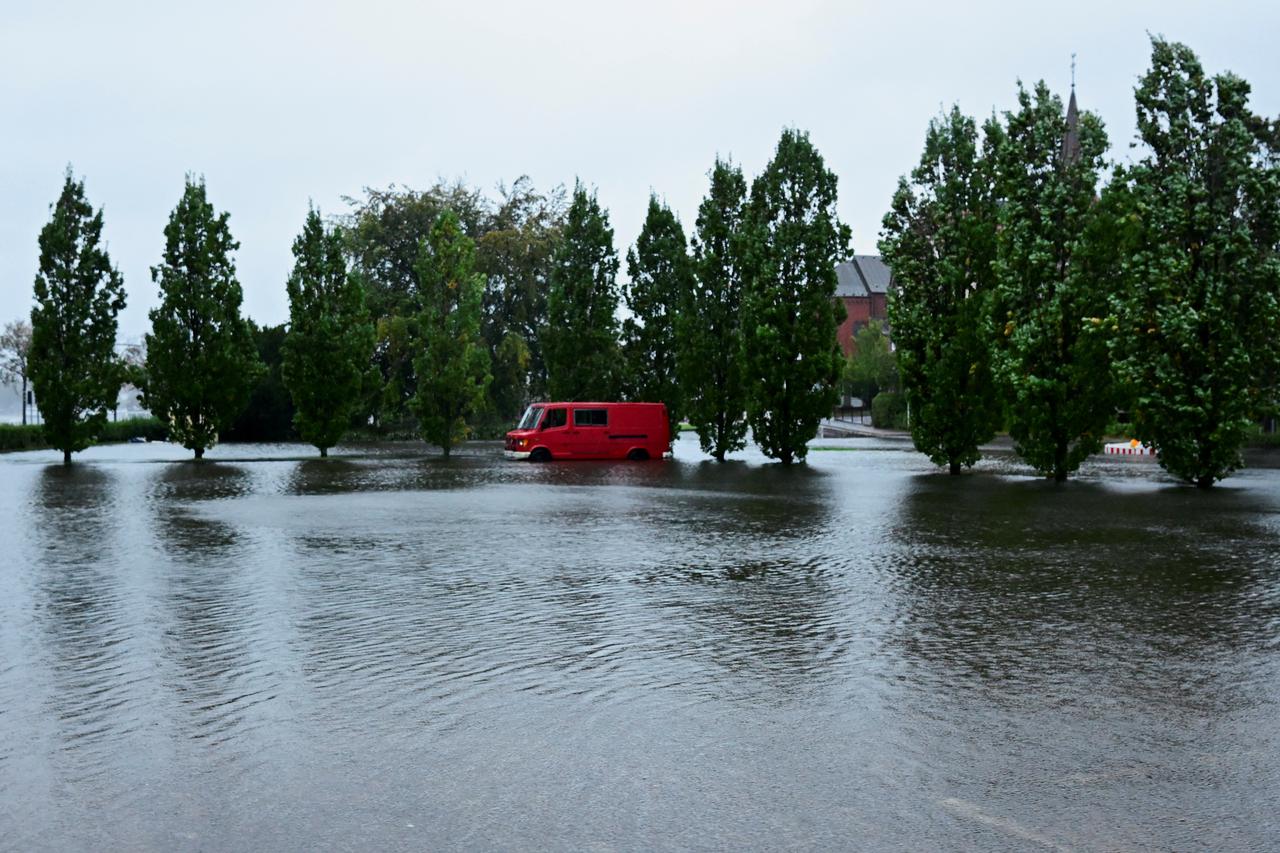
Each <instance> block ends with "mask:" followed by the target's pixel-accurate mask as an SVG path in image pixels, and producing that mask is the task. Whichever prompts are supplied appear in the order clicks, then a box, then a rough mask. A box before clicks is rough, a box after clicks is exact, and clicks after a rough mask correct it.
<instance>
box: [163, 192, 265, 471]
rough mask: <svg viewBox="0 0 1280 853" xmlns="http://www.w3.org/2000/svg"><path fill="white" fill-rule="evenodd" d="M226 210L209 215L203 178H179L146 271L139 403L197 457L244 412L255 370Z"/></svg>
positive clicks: (256, 360) (257, 363)
mask: <svg viewBox="0 0 1280 853" xmlns="http://www.w3.org/2000/svg"><path fill="white" fill-rule="evenodd" d="M229 218H230V216H229V214H227V213H221V214H218V213H215V212H214V209H213V205H212V204H210V203H209V200H208V198H207V195H206V193H205V185H204V180H203V179H201V180H195V179H194V178H192V177H188V178H187V182H186V188H185V189H184V190H183V193H182V199H181V200H180V201H179V202H178V206H177V207H176V208H174V210H173V213H172V214H171V215H170V216H169V224H168V225H166V226H165V229H164V237H165V247H164V257H163V260H162V261H161V263H160V264H159V265H158V266H154V267H152V268H151V279H152V281H154V282H155V283H156V284H157V285H159V287H160V305H159V307H157V308H154V309H152V311H151V313H150V316H151V333H150V334H148V335H147V337H146V347H147V367H146V387H145V388H143V389H142V392H143V393H142V403H143V405H144V406H146V407H147V408H148V409H150V410H151V413H152V414H154V415H155V416H156V417H158V418H160V419H161V420H162V421H164V422H165V423H167V424H168V427H169V437H170V440H172V441H177V442H181V444H182V446H183V447H186V448H187V449H189V450H192V451H194V453H195V458H196V459H201V458H203V456H204V452H205V450H206V449H208V448H210V447H212V446H213V445H214V444H215V443H217V440H218V434H219V432H221V431H223V430H225V429H227V428H228V427H229V426H230V425H231V423H232V422H233V421H234V420H235V418H236V416H237V415H239V414H240V412H241V411H242V410H243V409H244V407H245V404H246V403H247V402H248V400H249V394H250V392H251V391H252V390H253V387H254V385H255V383H256V382H257V380H258V376H259V374H260V373H261V372H262V364H261V362H260V360H259V358H258V353H257V351H256V349H255V347H254V343H253V335H252V333H251V332H250V330H249V324H248V323H246V322H245V321H244V319H243V318H242V317H241V316H240V303H241V301H242V299H243V294H242V292H241V290H240V282H239V281H238V280H237V279H236V268H235V263H234V262H233V261H232V259H231V253H232V252H234V251H235V250H236V249H237V248H239V246H240V244H239V243H237V242H236V241H235V239H234V238H232V236H231V229H230V228H229V227H228V225H227V220H228V219H229Z"/></svg>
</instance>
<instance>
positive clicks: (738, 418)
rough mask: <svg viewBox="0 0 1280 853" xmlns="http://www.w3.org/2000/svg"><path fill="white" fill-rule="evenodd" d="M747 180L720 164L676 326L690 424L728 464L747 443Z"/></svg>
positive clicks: (705, 446) (702, 210)
mask: <svg viewBox="0 0 1280 853" xmlns="http://www.w3.org/2000/svg"><path fill="white" fill-rule="evenodd" d="M746 199H747V181H746V179H745V178H744V177H743V176H742V169H740V168H738V167H737V166H735V165H733V163H732V162H730V161H727V160H721V159H719V158H716V163H715V166H714V167H713V168H712V170H711V187H710V189H709V190H708V192H707V195H706V198H704V199H703V200H702V203H701V204H700V205H699V206H698V219H697V222H696V223H695V230H694V236H693V240H692V250H693V269H694V289H693V292H692V293H691V294H690V295H689V299H688V300H687V302H686V303H685V305H684V306H683V308H682V311H681V314H680V317H679V318H678V322H677V324H676V332H677V348H678V353H677V357H676V365H677V368H678V370H679V375H680V385H681V390H682V393H683V394H684V398H685V411H686V414H687V416H688V419H689V423H690V424H692V425H693V427H694V429H696V430H697V431H698V441H699V443H700V444H701V445H702V450H703V452H705V453H710V454H711V455H712V456H714V457H715V458H716V459H718V460H719V461H721V462H723V461H724V457H725V454H726V453H732V452H733V451H735V450H741V449H742V448H743V447H744V446H745V445H746V441H745V438H746V434H747V419H746V408H747V401H746V389H745V388H744V387H743V382H742V289H743V277H744V259H743V236H744V231H745V226H744V216H745V213H746Z"/></svg>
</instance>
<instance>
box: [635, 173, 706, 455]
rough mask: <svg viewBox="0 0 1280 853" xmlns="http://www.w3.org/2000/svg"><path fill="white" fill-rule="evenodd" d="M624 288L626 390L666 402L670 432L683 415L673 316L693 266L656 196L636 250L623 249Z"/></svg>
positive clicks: (689, 286)
mask: <svg viewBox="0 0 1280 853" xmlns="http://www.w3.org/2000/svg"><path fill="white" fill-rule="evenodd" d="M627 275H628V276H630V278H631V282H630V283H629V284H628V285H627V287H626V289H625V291H624V294H623V295H624V298H625V300H626V305H627V309H628V310H629V311H630V312H631V315H630V316H629V317H627V319H626V320H624V321H623V323H622V354H623V358H624V360H625V363H626V371H627V382H626V385H627V393H628V395H629V396H630V397H631V398H632V399H635V400H641V401H648V402H655V403H666V404H667V417H668V418H669V420H670V427H671V435H672V436H674V435H675V434H676V431H677V429H678V427H679V424H680V418H681V416H682V415H683V414H684V402H683V394H682V393H681V392H682V389H681V386H680V381H679V377H678V376H677V373H676V360H677V356H678V352H677V349H676V318H677V317H678V316H679V314H680V309H681V306H682V305H684V304H686V303H687V302H688V299H689V296H690V294H691V293H692V291H693V269H692V265H691V264H690V261H689V253H688V244H687V242H686V241H685V236H684V229H683V228H682V227H680V220H679V219H677V218H676V215H675V214H674V213H672V212H671V209H670V208H669V207H667V206H666V205H665V204H661V203H660V202H659V201H658V199H657V197H656V196H653V195H650V196H649V210H648V213H647V214H646V215H645V220H644V226H643V227H642V228H641V229H640V236H639V238H637V240H636V245H635V248H633V249H631V250H630V251H629V252H627Z"/></svg>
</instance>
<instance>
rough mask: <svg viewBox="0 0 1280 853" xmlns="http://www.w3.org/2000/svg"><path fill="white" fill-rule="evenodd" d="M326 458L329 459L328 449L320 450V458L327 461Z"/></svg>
mask: <svg viewBox="0 0 1280 853" xmlns="http://www.w3.org/2000/svg"><path fill="white" fill-rule="evenodd" d="M328 457H329V448H327V447H322V448H320V458H321V459H327V458H328Z"/></svg>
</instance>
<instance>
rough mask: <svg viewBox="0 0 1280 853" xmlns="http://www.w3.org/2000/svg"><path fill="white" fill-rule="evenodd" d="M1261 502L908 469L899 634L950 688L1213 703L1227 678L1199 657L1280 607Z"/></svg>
mask: <svg viewBox="0 0 1280 853" xmlns="http://www.w3.org/2000/svg"><path fill="white" fill-rule="evenodd" d="M1188 498H1191V499H1188ZM1260 510H1261V512H1260ZM1266 511H1267V510H1266V508H1263V507H1260V506H1259V498H1258V497H1257V496H1251V495H1249V494H1248V493H1245V492H1231V491H1228V490H1223V491H1221V492H1219V493H1215V494H1211V495H1201V494H1192V493H1191V492H1190V490H1185V489H1169V490H1162V491H1153V492H1144V493H1134V492H1132V491H1116V490H1114V489H1111V488H1107V487H1104V486H1101V485H1098V484H1092V483H1085V482H1077V483H1072V484H1069V485H1068V486H1067V487H1065V488H1064V487H1061V486H1054V485H1053V484H1050V483H1047V482H1040V481H1023V482H1010V481H1008V480H1004V479H1000V478H986V477H968V478H963V479H960V480H954V479H951V478H945V477H936V476H920V477H917V478H915V479H914V480H913V482H912V483H911V485H910V488H909V489H908V490H907V492H906V494H905V496H904V498H903V500H902V502H901V504H900V510H899V518H898V526H897V529H896V531H895V537H896V538H897V539H898V540H899V541H900V542H901V548H900V550H899V551H898V553H897V554H896V557H895V559H894V560H893V564H894V565H893V566H892V567H891V572H892V573H893V574H894V575H895V576H896V577H895V580H896V583H895V585H894V587H895V589H896V591H897V592H898V593H899V595H900V607H901V609H902V613H903V618H902V627H901V631H899V632H898V633H897V643H898V645H900V647H901V648H902V650H903V652H904V656H905V657H906V659H907V660H908V661H909V662H910V663H913V664H917V665H919V666H922V667H924V668H925V670H926V671H927V672H928V673H929V676H930V677H931V678H935V679H939V680H942V681H944V682H946V683H947V684H948V685H950V686H952V687H954V688H963V687H965V686H966V685H967V686H973V687H981V686H984V685H988V686H989V685H1003V686H1005V687H1007V688H1008V689H1009V690H1011V691H1013V694H1014V695H1019V696H1024V698H1025V696H1028V695H1037V696H1040V697H1041V698H1042V699H1043V700H1044V701H1049V700H1050V699H1051V698H1052V697H1059V698H1060V699H1061V700H1062V701H1069V700H1070V699H1071V698H1072V697H1077V698H1079V697H1088V696H1093V695H1097V694H1098V693H1100V692H1102V691H1108V692H1110V693H1112V694H1115V695H1118V696H1120V697H1124V698H1126V699H1132V700H1137V701H1142V700H1145V699H1148V698H1151V697H1152V696H1159V695H1161V691H1167V692H1168V701H1169V702H1171V703H1177V704H1190V705H1194V704H1200V703H1203V704H1205V705H1215V704H1217V703H1219V702H1220V701H1222V700H1223V698H1224V693H1223V692H1222V691H1223V690H1225V691H1226V693H1227V694H1230V693H1231V692H1232V691H1233V690H1234V689H1235V688H1234V686H1232V685H1230V684H1229V683H1227V682H1220V680H1219V679H1215V678H1211V679H1207V680H1206V679H1205V678H1204V676H1205V673H1206V669H1205V663H1206V661H1207V660H1212V661H1215V664H1216V667H1220V668H1221V669H1220V670H1219V671H1220V672H1223V671H1228V670H1231V669H1232V668H1233V667H1234V666H1236V665H1237V663H1236V662H1237V660H1238V659H1237V652H1238V651H1239V650H1240V649H1241V647H1248V646H1255V647H1259V646H1260V644H1263V643H1265V642H1266V640H1265V638H1264V637H1263V636H1262V633H1261V632H1260V628H1261V626H1265V625H1266V624H1267V623H1268V622H1272V621H1273V620H1274V619H1275V618H1276V617H1277V615H1278V614H1280V595H1278V594H1277V592H1276V581H1277V571H1278V570H1280V567H1277V566H1276V564H1275V562H1274V554H1275V553H1276V537H1275V535H1274V534H1273V533H1272V532H1270V531H1266V530H1264V529H1261V528H1258V527H1249V526H1243V525H1241V519H1245V518H1249V517H1255V518H1256V517H1258V516H1259V515H1261V514H1264V513H1265V512H1266ZM1266 590H1270V592H1266ZM1216 667H1215V668H1216ZM1228 681H1229V680H1228ZM1192 683H1197V684H1198V685H1199V686H1200V687H1201V688H1203V689H1201V690H1199V691H1191V692H1189V691H1188V690H1187V689H1186V687H1188V686H1190V685H1191V684H1192Z"/></svg>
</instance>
